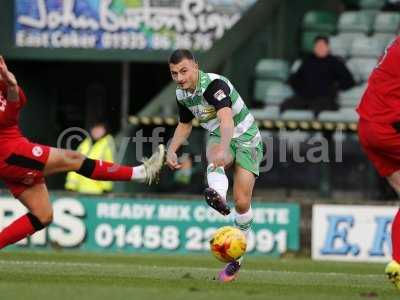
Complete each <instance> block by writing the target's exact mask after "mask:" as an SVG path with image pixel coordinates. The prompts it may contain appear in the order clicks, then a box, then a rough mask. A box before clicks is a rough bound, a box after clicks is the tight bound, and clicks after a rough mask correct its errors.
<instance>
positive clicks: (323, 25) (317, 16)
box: [303, 10, 337, 33]
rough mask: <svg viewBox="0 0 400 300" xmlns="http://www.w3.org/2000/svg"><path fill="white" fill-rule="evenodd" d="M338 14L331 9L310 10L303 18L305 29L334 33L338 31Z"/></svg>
mask: <svg viewBox="0 0 400 300" xmlns="http://www.w3.org/2000/svg"><path fill="white" fill-rule="evenodd" d="M336 23H337V14H336V13H334V12H330V11H320V10H315V11H309V12H308V13H306V15H305V16H304V19H303V30H306V31H313V30H314V31H326V32H329V33H333V32H335V31H336Z"/></svg>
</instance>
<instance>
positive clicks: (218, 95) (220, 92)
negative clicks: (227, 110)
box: [214, 90, 226, 101]
mask: <svg viewBox="0 0 400 300" xmlns="http://www.w3.org/2000/svg"><path fill="white" fill-rule="evenodd" d="M214 98H215V99H217V100H218V101H221V100H222V99H225V98H226V95H225V92H224V91H223V90H218V91H217V92H216V93H215V94H214Z"/></svg>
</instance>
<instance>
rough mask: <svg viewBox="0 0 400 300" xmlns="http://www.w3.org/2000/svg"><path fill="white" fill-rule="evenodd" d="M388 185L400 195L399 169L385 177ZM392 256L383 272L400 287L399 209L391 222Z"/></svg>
mask: <svg viewBox="0 0 400 300" xmlns="http://www.w3.org/2000/svg"><path fill="white" fill-rule="evenodd" d="M387 179H388V181H389V183H390V185H391V186H392V187H393V188H394V190H395V191H396V192H397V194H398V195H400V171H397V172H395V173H393V174H392V175H390V176H389V177H387ZM391 237H392V258H393V260H392V261H391V262H390V263H389V264H388V265H387V266H386V269H385V273H386V275H387V276H388V279H389V280H390V281H391V282H392V283H393V284H394V285H395V286H396V287H397V288H398V289H400V210H399V211H398V212H397V214H396V216H395V217H394V219H393V222H392V235H391Z"/></svg>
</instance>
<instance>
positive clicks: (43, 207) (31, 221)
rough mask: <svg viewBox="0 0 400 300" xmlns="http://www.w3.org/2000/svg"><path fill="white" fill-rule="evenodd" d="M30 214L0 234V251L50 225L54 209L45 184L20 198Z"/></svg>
mask: <svg viewBox="0 0 400 300" xmlns="http://www.w3.org/2000/svg"><path fill="white" fill-rule="evenodd" d="M19 200H20V201H21V203H22V204H24V205H25V207H26V208H27V209H28V210H29V213H27V214H25V215H23V216H22V217H20V218H18V219H17V220H15V221H14V222H12V223H11V224H10V225H8V226H7V227H5V228H4V229H3V230H2V231H1V232H0V249H2V248H4V247H6V246H7V245H10V244H14V243H16V242H18V241H19V240H22V239H24V238H26V237H28V236H30V235H32V234H33V233H35V232H36V231H38V230H41V229H43V228H44V227H46V226H47V225H49V224H50V223H51V222H52V220H53V209H52V207H51V203H50V201H49V194H48V191H47V188H46V185H45V184H44V183H40V184H36V185H34V186H32V187H30V188H28V189H26V190H25V191H24V192H22V193H21V195H20V196H19Z"/></svg>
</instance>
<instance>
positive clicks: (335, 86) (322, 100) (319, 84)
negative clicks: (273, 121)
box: [281, 36, 355, 116]
mask: <svg viewBox="0 0 400 300" xmlns="http://www.w3.org/2000/svg"><path fill="white" fill-rule="evenodd" d="M289 84H290V85H291V87H292V88H293V91H294V96H292V97H290V98H288V99H286V100H285V101H284V102H283V103H282V104H281V112H282V111H285V110H287V109H309V110H312V111H313V112H314V114H315V116H318V114H319V113H320V112H321V111H323V110H337V109H338V105H337V103H336V97H337V92H338V90H339V89H340V90H346V89H349V88H351V87H353V86H354V85H355V82H354V79H353V76H352V75H351V73H350V71H349V70H348V69H347V68H346V66H345V64H344V63H343V62H342V61H341V60H340V59H339V58H337V57H335V56H333V55H331V54H330V49H329V41H328V39H327V38H326V37H324V36H317V37H316V38H315V40H314V50H313V53H312V54H311V55H309V56H308V57H307V58H305V59H304V61H303V62H302V64H301V65H300V67H299V68H298V70H297V71H295V72H294V73H293V74H292V75H291V76H290V77H289Z"/></svg>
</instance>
